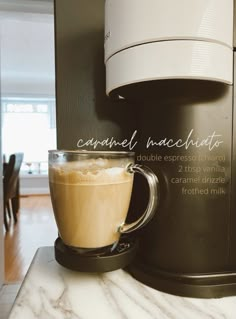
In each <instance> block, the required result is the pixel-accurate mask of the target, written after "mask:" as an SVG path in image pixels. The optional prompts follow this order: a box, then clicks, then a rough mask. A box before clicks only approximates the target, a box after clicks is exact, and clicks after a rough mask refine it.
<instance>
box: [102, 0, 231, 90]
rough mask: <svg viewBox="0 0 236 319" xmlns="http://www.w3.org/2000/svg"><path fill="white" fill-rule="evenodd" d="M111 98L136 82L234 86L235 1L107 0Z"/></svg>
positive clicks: (108, 64)
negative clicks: (199, 82) (194, 81)
mask: <svg viewBox="0 0 236 319" xmlns="http://www.w3.org/2000/svg"><path fill="white" fill-rule="evenodd" d="M105 64H106V93H107V95H109V94H110V93H111V92H112V91H113V90H115V89H117V88H119V87H122V86H125V85H130V84H133V83H137V82H144V81H150V80H151V81H152V80H161V79H176V78H177V79H201V80H212V81H219V82H223V83H228V84H232V82H233V72H232V70H233V0H224V1H223V0H178V1H176V0H128V1H127V0H119V1H117V0H106V3H105Z"/></svg>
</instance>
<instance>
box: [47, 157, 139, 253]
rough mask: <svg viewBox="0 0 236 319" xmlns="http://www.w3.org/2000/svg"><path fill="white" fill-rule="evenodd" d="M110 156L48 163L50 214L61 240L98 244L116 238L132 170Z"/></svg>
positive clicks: (71, 243)
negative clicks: (106, 158) (93, 159)
mask: <svg viewBox="0 0 236 319" xmlns="http://www.w3.org/2000/svg"><path fill="white" fill-rule="evenodd" d="M115 164H116V163H115V162H114V161H113V160H104V159H101V160H100V161H99V160H98V159H97V160H96V162H95V161H94V162H93V161H92V160H90V161H89V162H88V161H82V162H70V163H66V164H65V163H64V164H57V165H51V166H50V167H49V183H50V192H51V199H52V205H53V209H54V215H55V219H56V223H57V226H58V230H59V234H60V237H61V238H62V240H63V242H64V243H65V244H66V245H68V246H72V247H78V248H100V247H104V246H108V245H112V244H114V243H115V242H116V241H118V240H119V237H120V234H119V232H118V228H119V226H120V225H122V224H123V223H124V222H125V219H126V216H127V212H128V209H129V204H130V198H131V193H132V187H133V174H130V173H128V172H127V169H126V166H127V164H128V163H124V167H118V166H117V167H116V166H115Z"/></svg>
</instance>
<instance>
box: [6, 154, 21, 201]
mask: <svg viewBox="0 0 236 319" xmlns="http://www.w3.org/2000/svg"><path fill="white" fill-rule="evenodd" d="M23 157H24V154H23V153H15V154H12V155H11V156H10V158H9V162H8V164H7V165H6V169H5V172H4V179H3V187H4V200H5V201H7V200H9V199H10V198H13V197H14V196H15V195H16V193H17V183H18V180H19V173H20V168H21V164H22V161H23Z"/></svg>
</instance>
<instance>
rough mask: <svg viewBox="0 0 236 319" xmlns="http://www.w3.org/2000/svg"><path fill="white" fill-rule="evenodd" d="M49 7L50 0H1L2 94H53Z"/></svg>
mask: <svg viewBox="0 0 236 319" xmlns="http://www.w3.org/2000/svg"><path fill="white" fill-rule="evenodd" d="M4 2H5V3H4ZM14 3H15V6H14ZM27 4H28V5H27ZM43 8H44V9H45V10H44V11H43ZM50 11H52V2H49V1H36V0H24V1H23V0H18V1H16V0H8V1H7V4H6V1H0V19H1V22H0V26H1V52H0V53H1V91H2V94H3V95H11V94H16V95H17V94H19V93H22V94H27V93H29V94H43V95H53V94H54V83H55V67H54V65H55V64H54V17H53V13H52V12H50Z"/></svg>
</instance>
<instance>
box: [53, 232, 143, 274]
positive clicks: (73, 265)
mask: <svg viewBox="0 0 236 319" xmlns="http://www.w3.org/2000/svg"><path fill="white" fill-rule="evenodd" d="M137 248H138V240H137V239H135V238H130V236H129V237H126V236H124V237H121V238H120V241H119V243H118V245H117V246H116V248H115V249H114V250H113V251H112V253H107V254H104V255H99V256H97V255H96V256H92V255H89V256H88V255H81V254H80V253H79V252H78V251H76V250H75V249H73V248H70V247H68V246H66V245H65V244H64V243H63V242H62V240H61V238H60V237H58V238H57V239H56V241H55V244H54V251H55V259H56V261H57V262H58V263H59V264H60V265H62V266H64V267H65V268H68V269H71V270H75V271H80V272H107V271H113V270H116V269H120V268H124V267H126V266H127V265H129V264H130V263H131V261H132V260H133V258H134V257H135V255H136V252H137Z"/></svg>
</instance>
